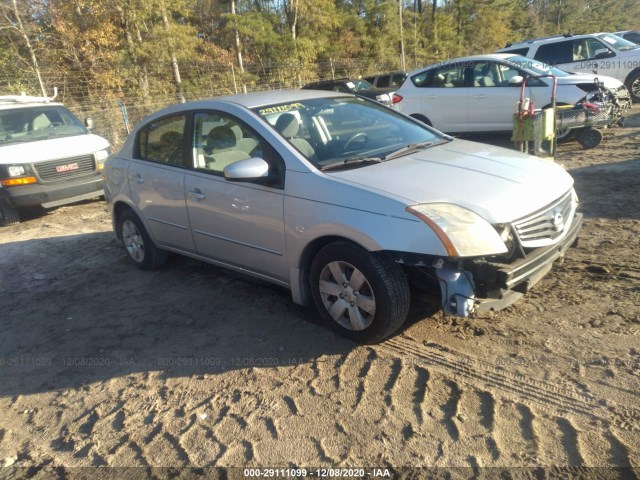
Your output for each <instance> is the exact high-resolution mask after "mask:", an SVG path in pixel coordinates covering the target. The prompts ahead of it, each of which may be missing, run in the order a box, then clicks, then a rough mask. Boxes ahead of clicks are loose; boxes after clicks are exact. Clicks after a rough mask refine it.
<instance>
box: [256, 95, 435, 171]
mask: <svg viewBox="0 0 640 480" xmlns="http://www.w3.org/2000/svg"><path fill="white" fill-rule="evenodd" d="M253 111H254V112H255V113H257V114H258V115H260V116H261V117H262V118H263V119H264V120H265V121H266V122H267V123H269V125H271V126H272V127H273V128H275V129H276V130H277V131H278V132H279V133H280V134H281V135H282V136H283V137H284V138H285V139H286V140H287V141H288V142H289V143H290V144H291V145H292V146H293V147H294V148H296V149H297V150H298V151H299V152H300V153H302V154H303V155H304V156H305V157H306V158H307V159H308V160H310V161H311V162H312V163H313V164H314V165H315V166H316V167H318V168H326V167H328V166H329V165H334V164H340V163H342V164H345V165H351V166H356V165H362V166H364V165H366V164H369V163H374V162H376V161H381V160H384V159H385V157H386V156H387V155H389V154H390V153H393V152H396V151H398V150H399V149H401V148H403V147H407V146H408V145H412V144H424V145H427V144H428V145H431V144H435V143H439V142H442V141H444V140H445V137H444V136H443V135H442V134H440V133H437V132H434V131H432V130H430V129H429V128H427V127H426V126H423V125H421V124H419V123H415V122H413V121H412V120H410V119H408V118H406V117H404V116H403V115H401V114H399V113H397V112H395V111H393V110H391V109H389V108H387V107H384V106H382V105H380V104H379V103H377V102H373V101H370V100H367V99H364V98H360V97H333V98H314V99H310V100H299V101H296V102H292V103H284V104H276V105H268V106H264V107H259V108H255V109H253ZM425 148H426V147H425ZM407 153H410V152H409V151H407ZM394 158H396V157H394Z"/></svg>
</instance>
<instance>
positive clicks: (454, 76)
mask: <svg viewBox="0 0 640 480" xmlns="http://www.w3.org/2000/svg"><path fill="white" fill-rule="evenodd" d="M470 65H471V64H470V63H466V62H462V63H448V64H446V65H444V66H442V67H438V68H432V69H431V70H426V71H424V72H422V73H419V74H417V75H414V76H413V77H411V81H412V82H413V84H414V85H415V86H416V87H420V88H454V87H464V70H465V68H467V67H468V66H470Z"/></svg>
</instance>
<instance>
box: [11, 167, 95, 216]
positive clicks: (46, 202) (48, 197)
mask: <svg viewBox="0 0 640 480" xmlns="http://www.w3.org/2000/svg"><path fill="white" fill-rule="evenodd" d="M2 191H3V194H2V196H3V197H4V199H5V201H6V202H7V203H8V204H9V205H12V206H13V207H14V208H22V207H33V206H37V205H41V206H43V207H45V208H52V207H58V206H60V205H67V204H69V203H74V202H79V201H81V200H86V199H89V198H94V197H99V196H101V195H103V194H104V191H103V189H102V175H100V174H96V175H91V176H88V177H81V178H76V179H72V180H65V181H63V182H56V183H50V184H40V183H38V184H32V185H18V186H14V187H5V188H2Z"/></svg>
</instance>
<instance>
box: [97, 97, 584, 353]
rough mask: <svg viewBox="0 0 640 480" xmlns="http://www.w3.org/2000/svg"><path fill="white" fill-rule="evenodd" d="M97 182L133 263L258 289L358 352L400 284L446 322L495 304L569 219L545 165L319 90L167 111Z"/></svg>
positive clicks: (505, 300)
mask: <svg viewBox="0 0 640 480" xmlns="http://www.w3.org/2000/svg"><path fill="white" fill-rule="evenodd" d="M104 175H105V193H106V197H107V200H108V202H109V205H110V210H111V213H112V219H113V226H114V230H115V232H116V234H117V236H118V238H119V239H121V241H122V243H123V245H124V248H125V250H126V252H127V254H128V257H129V259H130V260H131V262H132V263H133V264H134V265H136V266H137V267H139V268H141V269H145V270H146V269H151V268H155V267H159V266H161V265H162V264H163V263H164V261H165V259H166V257H167V253H168V252H174V253H179V254H182V255H187V256H190V257H193V258H197V259H201V260H203V261H206V262H210V263H212V264H216V265H220V266H223V267H227V268H230V269H233V270H236V271H241V272H244V273H246V274H249V275H252V276H255V277H259V278H261V279H265V280H267V281H270V282H273V283H275V284H278V285H281V286H284V287H287V288H289V289H290V290H291V293H292V297H293V301H294V302H295V303H298V304H302V305H304V304H307V303H311V302H313V303H314V304H315V306H316V307H317V309H318V311H319V313H320V315H321V316H322V317H323V319H324V320H325V321H326V323H327V324H328V325H329V326H331V327H332V328H334V329H336V330H337V331H338V332H339V333H341V334H343V335H345V336H347V337H349V338H352V339H354V340H356V341H360V342H378V341H381V340H382V339H384V338H386V337H388V336H389V335H391V334H392V333H393V332H395V331H396V330H397V329H398V328H399V327H400V326H401V325H402V323H403V322H404V320H405V319H406V316H407V313H408V310H409V304H410V294H409V281H410V279H411V281H413V279H416V278H419V279H420V280H419V281H421V282H423V283H424V284H425V285H430V286H431V287H432V288H434V289H435V290H436V293H438V294H439V295H440V301H441V305H442V308H443V309H444V311H445V312H446V313H448V314H452V315H458V316H470V315H472V314H473V313H474V312H476V311H480V310H483V309H490V308H494V309H498V308H503V307H505V306H506V305H509V304H510V303H512V302H513V301H515V300H516V299H517V298H518V297H520V296H522V294H523V293H525V292H526V291H527V290H528V289H529V288H530V287H531V286H532V285H533V284H534V283H535V282H536V281H538V280H539V279H540V278H541V277H542V276H543V275H544V274H545V273H546V272H547V271H548V270H549V269H550V268H551V264H552V263H553V261H554V260H555V259H557V258H558V257H560V256H561V255H562V254H563V253H564V251H565V250H566V249H567V248H568V247H569V246H571V245H572V244H573V243H574V241H575V239H576V236H577V234H578V231H579V229H580V225H581V215H580V214H579V213H577V212H576V207H577V198H576V195H575V193H574V191H573V188H572V185H573V180H572V178H571V177H570V176H569V175H568V174H567V173H566V172H565V171H564V170H563V169H562V168H561V167H560V166H558V165H557V164H555V163H553V162H551V161H547V160H541V159H538V158H534V157H531V156H528V155H525V154H521V153H518V152H515V151H511V150H507V149H502V148H498V147H491V146H487V145H483V144H478V143H473V142H467V141H463V140H457V139H452V138H451V137H449V136H446V135H444V134H442V133H440V132H438V131H436V130H434V129H432V128H430V127H428V126H426V125H424V124H423V123H421V122H419V121H417V120H414V119H412V118H410V117H407V116H405V115H403V114H401V113H398V112H396V111H394V110H392V109H389V108H387V107H384V106H382V105H380V104H378V103H376V102H373V101H370V100H367V99H363V98H359V97H355V96H352V95H345V94H337V93H336V94H334V93H330V92H314V91H281V92H268V93H256V94H250V95H239V96H231V97H220V98H215V99H210V100H203V101H198V102H193V103H188V104H182V105H176V106H172V107H169V108H166V109H164V110H161V111H159V112H157V113H155V114H153V115H151V116H150V117H148V118H147V119H145V120H144V121H142V122H141V123H140V124H139V126H138V127H137V128H136V129H135V130H134V131H133V132H132V134H131V135H130V136H129V137H128V138H127V140H126V142H125V144H124V146H123V147H122V149H121V150H120V151H119V152H118V153H116V154H113V155H112V156H111V157H110V158H109V159H108V160H107V161H106V164H105V168H104ZM438 291H439V292H438Z"/></svg>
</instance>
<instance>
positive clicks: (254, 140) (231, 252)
mask: <svg viewBox="0 0 640 480" xmlns="http://www.w3.org/2000/svg"><path fill="white" fill-rule="evenodd" d="M193 125H194V126H193V148H192V152H193V153H192V156H193V162H194V167H195V168H194V170H192V171H190V172H189V173H187V174H186V179H185V196H186V201H187V211H188V213H189V219H190V222H191V231H192V233H193V238H194V241H195V245H196V251H197V252H198V253H199V254H200V255H202V256H204V257H207V258H211V259H213V260H216V261H218V262H221V263H224V264H227V265H231V266H234V267H239V268H245V269H248V270H251V271H253V272H258V273H261V274H264V275H267V276H269V277H271V278H276V279H278V280H282V281H287V282H288V276H289V272H288V267H287V265H286V258H285V241H284V190H283V189H284V161H283V160H282V158H281V157H279V155H278V154H277V153H276V152H275V150H273V149H272V148H271V147H270V146H269V145H268V144H266V142H265V141H264V140H263V139H262V138H261V137H259V136H258V134H257V133H255V132H254V131H253V129H251V128H250V127H248V126H247V125H246V124H244V123H243V122H241V121H239V120H238V119H236V118H235V117H233V116H231V115H229V114H226V113H222V112H212V111H207V112H197V113H196V114H195V116H194V121H193ZM228 130H231V131H233V132H234V133H235V141H234V142H230V140H229V139H228V138H226V137H225V138H216V137H215V136H216V135H219V134H220V132H227V131H228ZM225 135H226V134H225ZM230 143H233V145H231V144H230ZM243 145H247V146H246V147H243ZM218 146H222V147H223V148H222V149H221V150H218V151H217V150H216V148H218ZM243 149H244V150H243ZM251 157H260V158H264V159H265V160H266V161H267V162H268V163H269V164H270V167H271V168H273V169H274V171H276V172H279V173H280V178H281V180H282V181H281V183H280V184H279V185H269V186H267V185H260V184H257V183H251V182H231V181H228V180H226V179H225V178H224V167H225V166H227V165H229V164H231V163H234V162H235V161H238V160H241V159H242V158H251ZM212 158H214V160H213V161H212V160H211V159H212Z"/></svg>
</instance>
